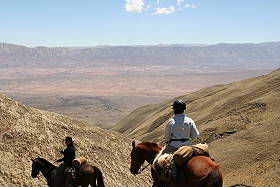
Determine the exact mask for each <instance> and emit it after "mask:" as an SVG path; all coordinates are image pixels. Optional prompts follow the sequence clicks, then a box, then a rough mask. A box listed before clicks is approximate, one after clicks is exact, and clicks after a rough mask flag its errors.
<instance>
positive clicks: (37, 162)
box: [31, 157, 104, 187]
mask: <svg viewBox="0 0 280 187" xmlns="http://www.w3.org/2000/svg"><path fill="white" fill-rule="evenodd" d="M59 170H60V167H57V166H54V165H53V164H52V163H50V162H49V161H47V160H46V159H43V158H40V157H38V158H36V159H32V173H31V176H32V178H36V177H37V175H38V174H39V172H41V173H42V174H43V176H44V177H45V178H46V179H47V183H48V186H49V187H67V186H69V185H67V184H66V179H65V176H64V170H65V169H64V170H63V171H62V172H61V171H59ZM59 173H62V174H59ZM89 184H90V185H91V187H104V181H103V176H102V173H101V171H100V169H98V168H97V167H95V166H92V165H91V164H88V163H84V164H82V165H81V166H80V169H79V175H78V176H77V178H76V179H75V180H74V181H73V183H71V186H82V187H87V186H88V185H89Z"/></svg>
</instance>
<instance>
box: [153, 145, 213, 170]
mask: <svg viewBox="0 0 280 187" xmlns="http://www.w3.org/2000/svg"><path fill="white" fill-rule="evenodd" d="M198 155H203V156H209V150H208V145H207V144H202V143H200V144H196V145H193V146H182V147H180V148H179V149H178V150H177V151H175V153H173V154H167V153H165V154H163V155H162V156H160V157H159V159H158V163H157V164H158V165H159V167H160V168H164V167H165V166H166V165H167V164H169V163H171V161H175V162H176V164H177V165H183V164H184V163H186V162H187V161H188V160H190V159H191V158H192V157H194V156H198Z"/></svg>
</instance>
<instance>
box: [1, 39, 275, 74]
mask: <svg viewBox="0 0 280 187" xmlns="http://www.w3.org/2000/svg"><path fill="white" fill-rule="evenodd" d="M279 51H280V42H267V43H256V44H255V43H243V44H226V43H225V44H215V45H202V46H195V45H156V46H100V47H85V48H75V47H52V48H49V47H34V48H29V47H25V46H21V45H14V44H7V43H1V44H0V67H1V68H7V67H21V66H24V67H45V68H48V67H52V68H53V67H63V68H67V67H68V68H75V67H99V66H100V65H104V64H110V65H114V66H120V65H143V64H149V65H174V64H175V65H177V66H178V65H180V66H187V67H190V68H197V69H199V68H202V69H217V68H218V69H221V67H222V69H227V70H229V69H230V70H243V69H244V68H246V69H275V68H277V62H279V59H280V54H279Z"/></svg>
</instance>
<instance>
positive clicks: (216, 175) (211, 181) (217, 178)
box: [201, 168, 223, 187]
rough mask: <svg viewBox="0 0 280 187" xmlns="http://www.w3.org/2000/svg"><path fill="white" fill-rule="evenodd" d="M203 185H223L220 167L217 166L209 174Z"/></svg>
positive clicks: (221, 186) (208, 186)
mask: <svg viewBox="0 0 280 187" xmlns="http://www.w3.org/2000/svg"><path fill="white" fill-rule="evenodd" d="M201 187H223V177H222V174H221V172H220V170H219V169H218V168H215V169H213V170H212V171H211V173H210V174H209V176H208V178H207V181H206V182H205V183H204V184H203V185H201Z"/></svg>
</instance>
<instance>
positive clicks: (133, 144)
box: [132, 141, 135, 149]
mask: <svg viewBox="0 0 280 187" xmlns="http://www.w3.org/2000/svg"><path fill="white" fill-rule="evenodd" d="M132 147H133V149H134V148H135V141H133V142H132Z"/></svg>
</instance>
